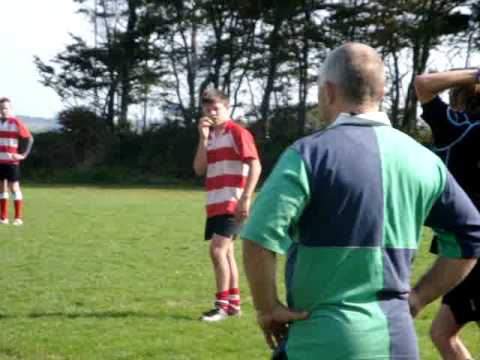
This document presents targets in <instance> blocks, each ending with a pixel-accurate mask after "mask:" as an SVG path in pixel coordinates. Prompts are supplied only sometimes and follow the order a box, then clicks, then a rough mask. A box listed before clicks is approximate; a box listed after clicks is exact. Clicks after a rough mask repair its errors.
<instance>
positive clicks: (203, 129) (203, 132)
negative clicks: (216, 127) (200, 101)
mask: <svg viewBox="0 0 480 360" xmlns="http://www.w3.org/2000/svg"><path fill="white" fill-rule="evenodd" d="M212 126H213V121H212V120H211V119H210V118H208V117H206V116H204V117H202V118H200V121H199V122H198V133H199V134H200V138H201V139H203V140H206V139H208V135H209V134H210V127H212Z"/></svg>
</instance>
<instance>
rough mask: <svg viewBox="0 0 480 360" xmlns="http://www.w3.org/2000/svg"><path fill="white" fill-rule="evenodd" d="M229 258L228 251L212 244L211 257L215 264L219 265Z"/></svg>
mask: <svg viewBox="0 0 480 360" xmlns="http://www.w3.org/2000/svg"><path fill="white" fill-rule="evenodd" d="M226 256H227V251H226V250H225V249H224V247H223V246H221V245H219V244H216V243H215V242H212V243H211V244H210V257H211V258H212V261H213V262H214V263H219V262H220V261H222V259H224V258H225V257H226Z"/></svg>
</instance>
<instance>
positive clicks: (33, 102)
mask: <svg viewBox="0 0 480 360" xmlns="http://www.w3.org/2000/svg"><path fill="white" fill-rule="evenodd" d="M77 8H78V5H77V4H75V3H74V2H73V0H15V1H2V7H1V12H2V17H1V19H0V34H2V40H1V49H2V50H1V52H0V54H1V55H0V56H1V58H2V59H1V62H0V64H1V66H0V97H2V96H6V97H8V98H10V99H11V100H12V105H13V110H14V113H16V114H17V115H26V116H35V117H37V116H38V117H46V118H54V117H55V116H56V115H57V114H58V112H60V111H61V110H63V106H62V103H61V100H60V98H59V97H58V95H57V94H56V93H55V91H53V90H52V89H50V88H47V87H45V86H43V85H42V84H41V83H40V75H39V74H38V71H37V68H36V66H35V64H34V62H33V57H34V56H35V55H37V56H39V57H40V58H41V59H42V60H43V61H47V60H50V59H52V58H53V57H54V56H55V55H56V54H57V53H59V52H61V51H62V50H63V49H64V48H65V46H66V45H67V44H69V43H70V36H69V33H73V34H76V35H82V36H83V37H85V38H88V36H89V35H90V31H91V30H90V29H91V25H89V24H88V22H87V21H86V18H85V16H84V15H81V14H76V13H75V12H76V10H77Z"/></svg>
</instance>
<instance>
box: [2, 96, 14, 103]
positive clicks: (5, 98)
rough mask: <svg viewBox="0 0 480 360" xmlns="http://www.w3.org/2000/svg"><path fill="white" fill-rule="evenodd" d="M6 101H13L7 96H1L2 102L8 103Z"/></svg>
mask: <svg viewBox="0 0 480 360" xmlns="http://www.w3.org/2000/svg"><path fill="white" fill-rule="evenodd" d="M6 102H8V103H11V102H12V101H11V100H10V99H9V98H7V97H5V96H4V97H1V98H0V104H3V103H6Z"/></svg>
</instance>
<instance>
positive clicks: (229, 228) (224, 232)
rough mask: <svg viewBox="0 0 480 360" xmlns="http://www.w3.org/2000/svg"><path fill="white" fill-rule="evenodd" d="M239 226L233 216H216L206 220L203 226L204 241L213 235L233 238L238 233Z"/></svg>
mask: <svg viewBox="0 0 480 360" xmlns="http://www.w3.org/2000/svg"><path fill="white" fill-rule="evenodd" d="M240 229H241V225H240V224H239V223H237V221H236V220H235V218H234V216H233V215H217V216H212V217H209V218H207V222H206V224H205V240H210V239H211V238H212V236H213V234H217V235H220V236H225V237H231V238H235V236H236V235H238V233H239V232H240Z"/></svg>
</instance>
